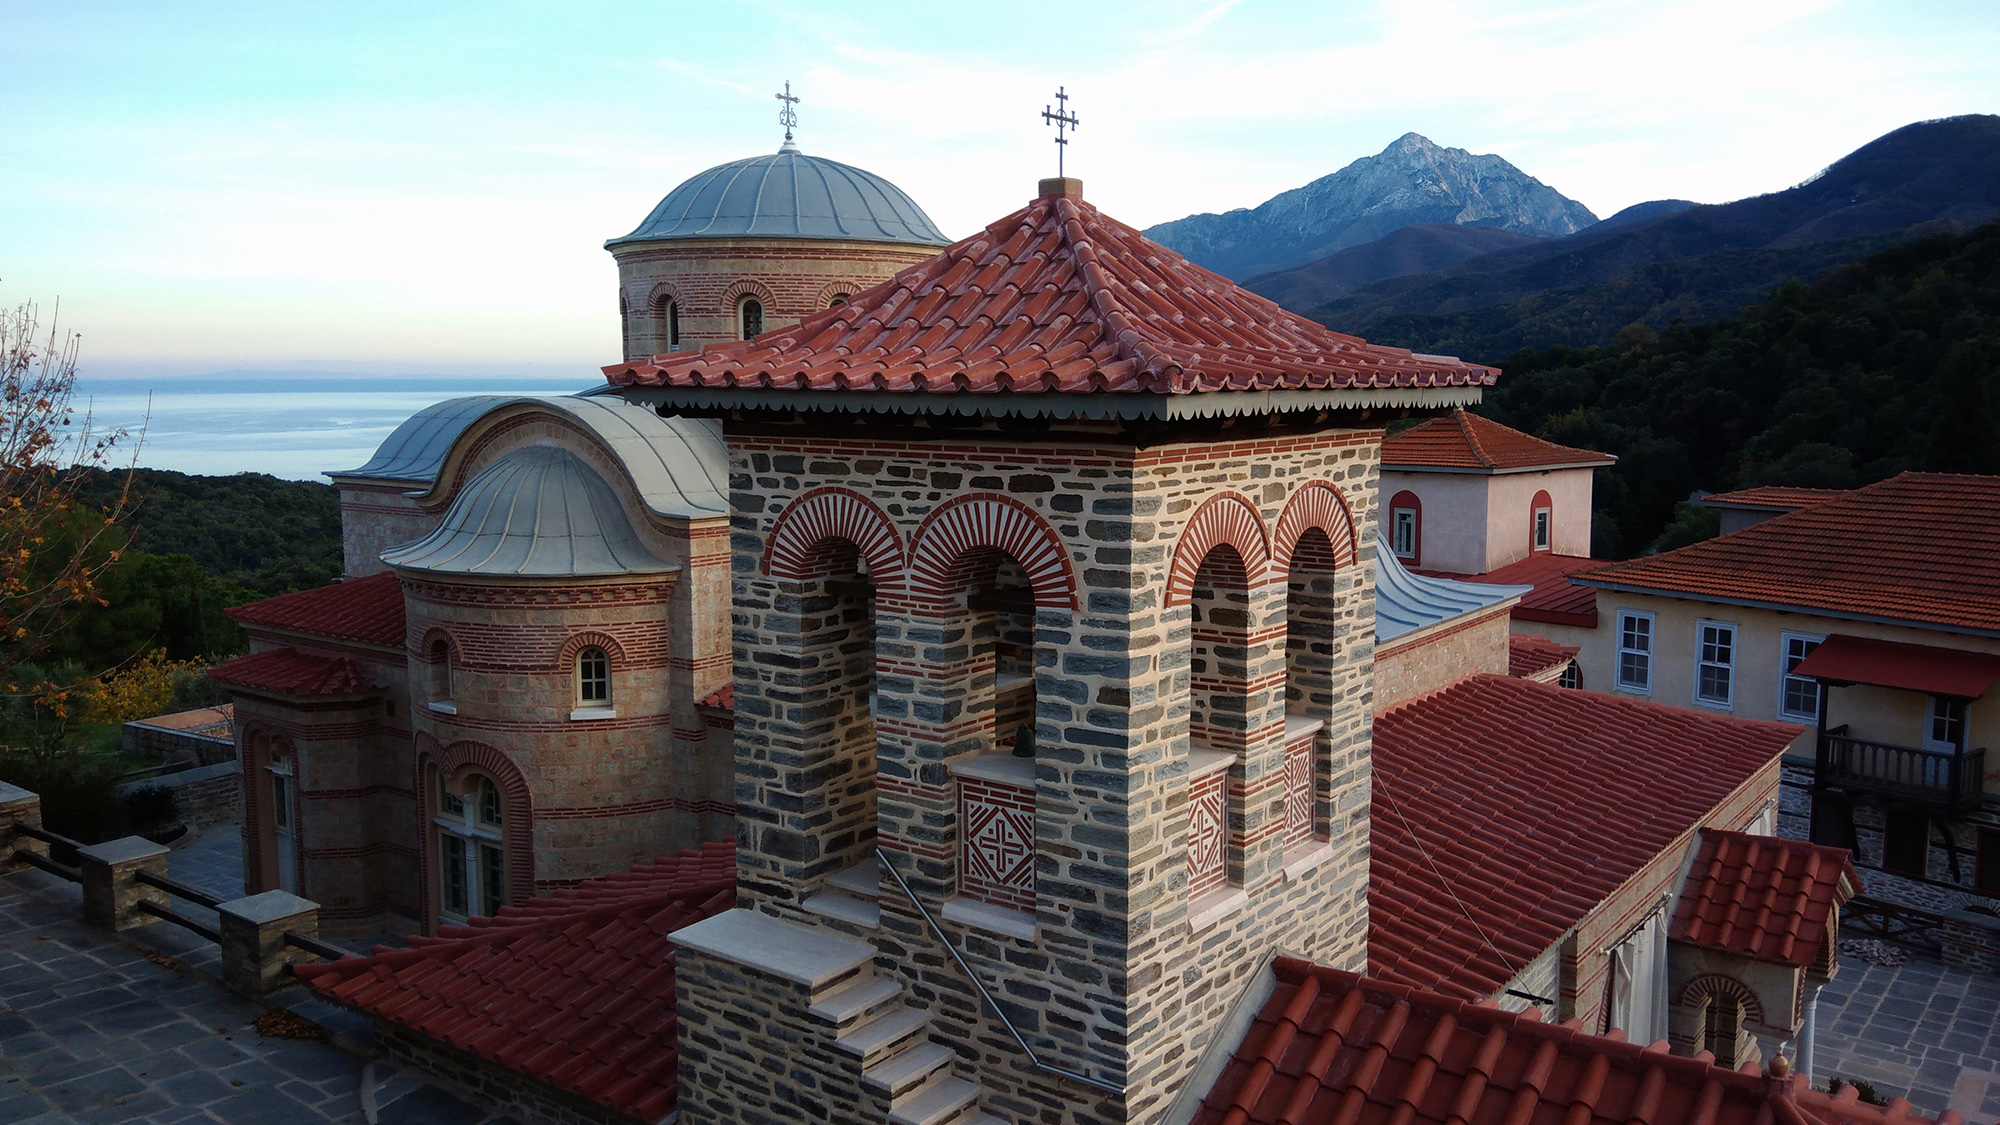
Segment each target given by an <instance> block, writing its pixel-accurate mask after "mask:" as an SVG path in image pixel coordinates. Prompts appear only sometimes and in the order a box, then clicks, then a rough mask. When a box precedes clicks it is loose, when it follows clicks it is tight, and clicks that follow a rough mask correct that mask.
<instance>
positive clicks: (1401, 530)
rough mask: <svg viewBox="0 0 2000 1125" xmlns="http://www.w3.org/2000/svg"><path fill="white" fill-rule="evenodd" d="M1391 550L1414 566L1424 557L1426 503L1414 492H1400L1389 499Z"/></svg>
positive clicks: (1419, 563) (1421, 561) (1420, 562)
mask: <svg viewBox="0 0 2000 1125" xmlns="http://www.w3.org/2000/svg"><path fill="white" fill-rule="evenodd" d="M1389 550H1390V551H1391V552H1392V553H1394V554H1395V556H1396V557H1397V558H1399V559H1401V560H1403V561H1404V562H1406V563H1409V564H1411V565H1412V566H1418V565H1422V563H1423V557H1424V505H1423V501H1421V500H1418V499H1417V494H1416V493H1414V492H1408V491H1404V492H1398V493H1397V494H1396V495H1395V497H1394V498H1393V499H1391V500H1390V501H1389Z"/></svg>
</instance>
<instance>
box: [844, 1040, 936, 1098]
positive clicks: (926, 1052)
mask: <svg viewBox="0 0 2000 1125" xmlns="http://www.w3.org/2000/svg"><path fill="white" fill-rule="evenodd" d="M957 1057H958V1053H957V1052H956V1051H953V1050H952V1049H951V1048H950V1047H947V1046H945V1045H944V1044H942V1043H931V1042H924V1043H919V1044H916V1045H915V1046H912V1047H911V1048H910V1049H909V1050H907V1051H899V1052H897V1053H896V1054H893V1055H890V1056H889V1057H888V1058H886V1059H883V1060H882V1061H881V1062H878V1063H876V1064H875V1065H874V1066H871V1067H869V1068H868V1069H867V1070H864V1071H862V1072H861V1084H862V1085H864V1086H866V1087H868V1088H869V1089H871V1090H874V1091H876V1092H878V1093H883V1094H887V1095H889V1100H890V1101H891V1102H892V1103H893V1102H895V1101H896V1100H897V1099H899V1098H901V1097H902V1096H903V1095H904V1094H907V1093H909V1092H911V1091H912V1090H915V1089H916V1088H917V1087H919V1086H921V1085H923V1084H924V1082H925V1081H926V1080H927V1079H929V1078H930V1076H931V1075H933V1074H936V1073H937V1072H938V1071H940V1070H942V1069H944V1068H945V1067H947V1066H949V1065H951V1060H952V1059H954V1058H957Z"/></svg>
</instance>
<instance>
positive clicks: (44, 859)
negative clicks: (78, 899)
mask: <svg viewBox="0 0 2000 1125" xmlns="http://www.w3.org/2000/svg"><path fill="white" fill-rule="evenodd" d="M14 858H15V859H18V860H20V861H21V862H22V863H25V864H27V865H29V866H30V867H39V868H41V869H42V870H44V871H46V872H48V873H49V874H51V875H54V876H56V877H57V878H59V879H68V880H69V881H70V882H72V883H81V882H83V871H82V870H81V869H79V868H75V867H71V866H70V865H69V864H67V863H57V862H56V861H55V860H53V859H50V858H49V857H48V856H45V855H43V854H42V853H40V852H31V851H25V850H23V849H21V848H15V849H14Z"/></svg>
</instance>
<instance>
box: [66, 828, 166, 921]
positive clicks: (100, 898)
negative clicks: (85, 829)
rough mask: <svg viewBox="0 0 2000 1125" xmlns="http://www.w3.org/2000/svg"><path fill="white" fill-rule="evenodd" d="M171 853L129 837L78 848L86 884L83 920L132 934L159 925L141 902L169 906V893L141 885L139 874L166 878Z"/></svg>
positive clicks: (144, 841) (84, 884)
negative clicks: (137, 930)
mask: <svg viewBox="0 0 2000 1125" xmlns="http://www.w3.org/2000/svg"><path fill="white" fill-rule="evenodd" d="M169 850H170V849H168V848H167V847H165V846H164V845H161V844H155V843H154V842H152V841H151V840H148V839H146V838H145V837H143V836H126V837H124V838H122V839H117V840H106V841H105V842H104V843H101V844H91V845H90V846H88V847H83V848H78V849H77V851H76V854H77V868H78V874H79V876H80V880H79V881H80V882H81V883H82V884H83V917H84V920H85V921H87V922H89V923H90V924H91V925H94V926H102V927H104V928H105V929H108V930H129V929H132V928H134V927H137V926H145V925H150V924H151V923H153V922H157V921H159V919H158V918H157V917H155V916H154V915H151V914H148V913H146V912H145V911H143V910H141V909H139V904H140V903H142V902H154V903H158V904H159V905H161V906H165V905H166V904H167V892H165V891H163V890H161V889H159V888H158V887H149V886H147V885H145V884H144V883H141V882H139V879H138V876H139V873H140V872H142V871H143V872H146V873H148V874H151V875H160V876H164V875H166V873H167V853H168V851H169Z"/></svg>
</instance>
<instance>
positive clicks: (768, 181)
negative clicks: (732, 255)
mask: <svg viewBox="0 0 2000 1125" xmlns="http://www.w3.org/2000/svg"><path fill="white" fill-rule="evenodd" d="M689 238H809V239H826V240H836V241H842V242H913V243H918V244H920V245H927V246H943V245H944V244H945V243H947V242H950V241H951V240H950V239H949V238H946V237H945V236H944V232H943V231H940V230H938V228H937V224H936V223H933V222H931V217H930V216H929V215H926V214H924V209H923V208H921V207H919V206H917V203H916V200H914V199H911V198H910V197H909V196H908V195H906V194H904V192H903V189H902V188H899V187H897V186H896V185H895V184H892V183H890V182H889V181H887V180H885V179H883V178H882V177H880V176H878V175H876V174H875V173H873V172H864V171H862V170H861V169H859V168H856V167H854V166H853V165H851V164H842V163H840V162H839V161H837V160H828V159H826V158H825V157H823V156H807V155H806V154H805V153H803V152H800V151H798V149H797V148H795V147H793V146H792V145H790V144H787V145H786V146H785V147H784V148H782V149H780V150H778V151H777V152H775V153H773V154H771V155H769V156H753V157H750V158H748V159H745V160H732V161H730V162H729V163H727V164H720V165H717V166H716V167H714V168H710V169H709V170H708V171H706V172H703V173H701V174H700V175H698V176H695V177H693V178H691V179H689V180H688V181H687V182H685V183H683V184H681V186H679V187H677V188H675V189H674V190H672V191H670V192H668V193H667V197H666V198H665V199H662V200H660V203H659V206H657V207H654V208H653V210H652V213H650V214H648V215H647V216H646V220H645V221H644V222H642V223H640V224H639V226H638V228H637V229H636V230H634V231H633V232H632V233H631V234H628V235H625V236H624V237H622V238H614V239H612V240H610V241H609V242H606V243H605V244H604V248H605V249H607V250H610V249H612V248H613V247H620V246H628V245H631V244H633V243H645V242H666V241H674V240H679V239H689Z"/></svg>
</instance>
